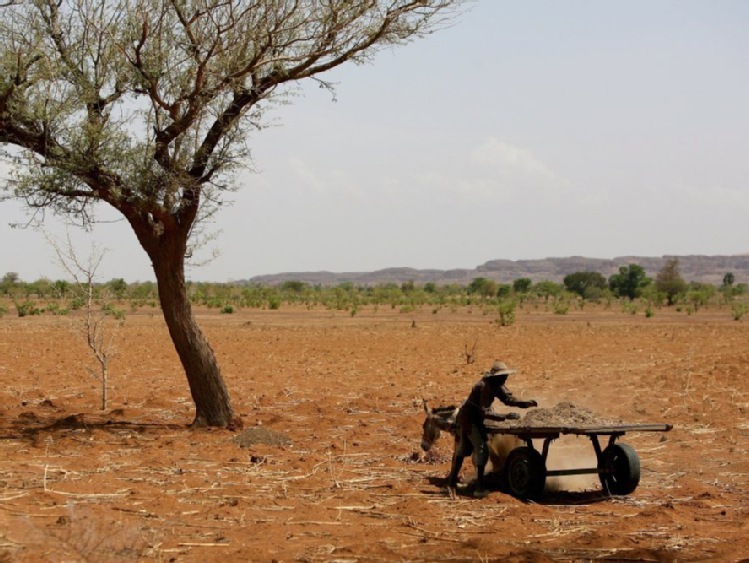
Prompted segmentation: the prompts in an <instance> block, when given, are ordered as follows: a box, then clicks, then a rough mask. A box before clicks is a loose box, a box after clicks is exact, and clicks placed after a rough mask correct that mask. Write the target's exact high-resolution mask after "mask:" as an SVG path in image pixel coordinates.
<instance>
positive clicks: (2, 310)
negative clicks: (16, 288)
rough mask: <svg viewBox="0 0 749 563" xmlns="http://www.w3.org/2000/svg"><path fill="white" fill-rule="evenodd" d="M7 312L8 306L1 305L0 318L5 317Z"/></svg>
mask: <svg viewBox="0 0 749 563" xmlns="http://www.w3.org/2000/svg"><path fill="white" fill-rule="evenodd" d="M7 312H8V308H7V307H6V306H5V305H0V319H1V318H3V316H5V314H6V313H7Z"/></svg>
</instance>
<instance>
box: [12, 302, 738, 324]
mask: <svg viewBox="0 0 749 563" xmlns="http://www.w3.org/2000/svg"><path fill="white" fill-rule="evenodd" d="M747 309H749V307H747V305H746V303H742V302H737V303H734V304H733V307H731V311H732V312H733V320H734V321H740V320H741V319H742V318H743V316H744V315H746V313H747ZM0 317H2V315H0Z"/></svg>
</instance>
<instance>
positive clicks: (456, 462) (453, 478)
mask: <svg viewBox="0 0 749 563" xmlns="http://www.w3.org/2000/svg"><path fill="white" fill-rule="evenodd" d="M466 449H469V450H470V449H471V442H470V440H469V439H468V436H466V434H465V432H459V433H458V435H457V436H455V448H454V449H453V461H452V466H451V467H450V476H449V477H448V478H447V486H448V487H452V488H455V487H457V486H458V475H459V474H460V468H461V467H462V466H463V460H464V459H465V457H466V455H467V454H470V453H471V452H470V451H468V452H466Z"/></svg>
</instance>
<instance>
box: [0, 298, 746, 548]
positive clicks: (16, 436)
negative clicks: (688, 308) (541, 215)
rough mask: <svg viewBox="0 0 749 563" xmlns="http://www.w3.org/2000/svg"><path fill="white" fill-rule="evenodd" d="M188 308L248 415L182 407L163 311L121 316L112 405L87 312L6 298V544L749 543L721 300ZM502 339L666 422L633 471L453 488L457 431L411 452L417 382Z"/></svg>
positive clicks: (483, 362) (467, 378)
mask: <svg viewBox="0 0 749 563" xmlns="http://www.w3.org/2000/svg"><path fill="white" fill-rule="evenodd" d="M197 314H198V319H199V322H200V324H201V326H202V327H203V329H204V330H205V332H206V334H207V336H208V338H209V340H210V342H211V345H212V347H213V348H214V350H215V351H216V353H217V355H218V357H219V360H220V363H221V365H222V368H223V373H224V376H225V378H226V381H227V384H228V386H229V388H230V390H231V392H232V397H233V403H234V407H235V410H236V412H237V413H238V414H239V415H240V416H241V417H242V419H243V421H244V424H245V429H244V431H241V430H238V431H235V432H231V431H228V430H218V429H209V430H191V429H190V428H189V427H188V425H189V423H190V422H191V418H192V403H191V400H190V397H189V392H188V389H187V384H186V380H185V378H184V375H183V373H182V371H181V368H180V365H179V362H178V359H177V357H176V354H175V352H174V349H173V347H172V344H171V341H170V340H169V337H168V334H167V331H166V329H165V326H164V324H163V321H162V319H161V318H160V315H159V313H158V312H155V314H151V313H150V312H147V311H140V312H138V313H135V314H130V315H129V316H128V317H127V319H126V321H125V323H124V326H123V327H122V328H120V329H117V331H116V333H115V328H114V325H111V328H110V330H111V331H112V334H114V335H115V336H116V341H117V348H118V355H117V356H116V357H115V358H114V359H113V360H112V362H111V365H110V370H111V375H110V382H109V383H110V400H109V405H108V408H107V409H106V410H105V411H100V410H99V401H100V395H99V389H98V383H97V381H96V379H95V378H93V377H92V376H91V375H90V373H89V369H90V368H92V367H95V365H94V364H93V363H92V358H91V356H90V353H89V352H88V350H87V349H86V348H85V342H84V340H83V337H82V335H81V334H80V333H75V332H74V330H72V329H71V325H74V324H75V322H76V321H75V319H74V318H72V317H51V316H45V317H24V318H18V317H15V316H11V314H8V315H6V316H5V317H4V318H2V319H0V377H1V378H2V379H1V380H2V383H3V385H2V389H0V448H1V450H0V561H5V560H7V561H96V562H100V561H128V560H155V561H279V562H281V561H310V562H312V561H315V562H317V561H337V562H345V561H351V562H354V561H579V560H593V559H596V560H597V559H601V560H609V561H615V560H627V561H632V560H644V561H676V560H678V561H706V560H716V561H736V560H740V559H742V558H744V557H749V540H747V537H749V530H748V529H747V528H748V524H747V523H748V522H749V518H748V517H747V516H748V513H749V487H748V485H749V457H747V447H748V446H749V441H748V438H749V420H747V411H748V410H749V349H748V348H747V342H749V323H747V322H736V321H733V320H732V319H731V316H730V313H729V312H728V311H725V310H724V311H719V310H716V311H711V312H700V313H698V314H695V315H691V316H687V315H685V314H684V313H676V312H666V311H661V310H659V311H657V312H656V315H655V316H654V317H652V318H650V319H646V318H645V317H644V316H642V315H637V316H633V315H625V314H623V313H621V312H615V311H589V310H587V309H586V310H585V311H584V312H579V311H578V312H575V313H570V314H568V315H565V316H558V315H556V316H555V315H552V314H548V313H544V312H542V311H534V310H526V311H521V312H519V314H518V318H517V322H516V324H515V325H514V326H510V327H499V326H497V324H496V323H494V322H493V319H492V318H491V316H485V315H482V314H481V312H479V311H474V312H473V314H470V313H469V312H468V311H460V312H456V313H451V312H449V311H446V310H441V311H440V312H439V313H437V314H432V313H431V312H428V311H424V312H421V313H419V312H417V313H409V314H398V313H397V312H393V313H391V312H389V311H388V312H383V311H382V310H380V311H379V312H375V311H366V310H365V311H361V312H359V314H357V315H356V316H354V317H352V316H350V315H349V314H347V313H345V312H328V311H289V310H280V311H241V312H239V313H236V314H233V315H220V314H217V313H215V312H210V311H204V310H200V311H197ZM474 343H476V363H474V364H470V365H469V364H467V362H466V356H465V348H466V346H467V347H468V348H469V349H470V348H471V347H472V346H473V344H474ZM495 358H499V359H502V360H503V361H505V362H506V363H508V364H509V365H510V366H511V367H514V368H516V369H518V373H517V374H515V375H513V376H511V378H510V381H509V382H508V386H509V387H510V389H511V390H512V391H513V393H515V394H516V395H518V396H520V397H524V398H533V399H537V400H538V402H539V406H540V407H552V406H554V405H556V404H557V403H559V402H562V401H568V402H572V403H574V404H576V405H579V406H581V407H585V408H587V409H590V410H591V411H594V412H595V413H598V414H600V415H601V416H604V417H607V418H615V419H620V420H622V421H625V422H628V423H644V422H647V423H668V424H672V425H673V427H674V428H673V430H672V431H671V432H668V433H635V432H631V433H627V435H626V436H624V437H623V438H622V441H624V442H626V443H628V444H630V445H632V446H633V447H634V448H635V449H636V451H637V452H638V454H639V457H640V461H641V464H642V479H641V482H640V485H639V487H638V488H637V489H636V490H635V491H634V492H633V493H632V494H631V495H628V496H624V497H614V498H612V497H608V496H606V495H605V494H603V493H602V492H601V487H600V485H599V484H598V483H597V482H596V480H597V479H596V476H591V475H583V476H574V477H561V478H557V479H555V480H550V482H549V483H548V490H547V492H546V493H545V494H544V496H543V497H541V498H540V499H538V501H536V502H523V501H521V500H518V499H516V498H514V497H512V496H509V495H507V494H505V493H503V492H501V490H497V491H493V492H492V493H491V494H490V495H489V496H488V497H486V498H483V499H480V500H478V499H473V498H470V497H468V496H458V497H457V498H454V499H453V498H450V497H449V496H447V495H446V494H445V493H444V492H443V491H442V486H443V480H444V477H445V476H446V475H447V472H448V470H449V458H450V454H451V451H452V443H451V440H450V438H449V437H443V438H441V440H440V441H439V442H438V444H437V449H436V452H434V453H430V454H429V455H428V456H425V455H424V454H423V452H421V451H420V450H419V441H420V437H421V423H422V421H423V411H422V398H425V399H427V400H428V401H429V402H430V404H434V405H437V404H446V403H456V402H460V401H461V400H462V399H463V398H464V397H465V396H466V395H467V393H468V391H469V390H470V388H471V386H472V384H473V383H474V382H475V381H476V380H477V379H478V378H479V377H480V376H481V372H482V371H483V370H484V369H486V368H487V367H488V366H489V365H490V364H491V362H492V361H493V360H494V359H495ZM247 430H252V431H253V432H254V433H251V434H247V433H246V432H247ZM287 439H288V440H287ZM262 441H265V442H269V443H259V442H262ZM240 442H241V444H240ZM591 463H593V464H595V458H594V454H593V449H592V447H591V444H590V441H589V440H588V439H587V438H584V437H572V436H563V437H562V438H560V439H559V440H558V441H557V442H555V443H553V444H552V446H551V450H550V458H549V463H548V466H549V468H550V469H552V468H564V467H580V466H589V465H590V464H591ZM471 471H472V466H471V463H470V461H467V462H466V464H465V468H464V478H465V479H468V478H470V473H471Z"/></svg>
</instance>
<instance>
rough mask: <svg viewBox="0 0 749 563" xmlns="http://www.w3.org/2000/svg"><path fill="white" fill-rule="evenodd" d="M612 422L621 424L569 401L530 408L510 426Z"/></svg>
mask: <svg viewBox="0 0 749 563" xmlns="http://www.w3.org/2000/svg"><path fill="white" fill-rule="evenodd" d="M504 424H508V423H504ZM612 424H619V422H618V421H615V420H610V419H607V418H604V417H602V416H600V415H598V414H596V413H594V412H593V411H591V410H588V409H586V408H585V407H578V406H575V405H573V404H572V403H568V402H563V403H558V404H557V405H556V406H555V407H552V408H548V409H542V408H534V409H530V410H529V411H528V413H527V414H526V415H525V416H524V417H523V418H521V419H519V420H514V421H509V426H514V427H521V428H536V427H575V428H587V427H590V428H593V427H597V426H609V425H612Z"/></svg>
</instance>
